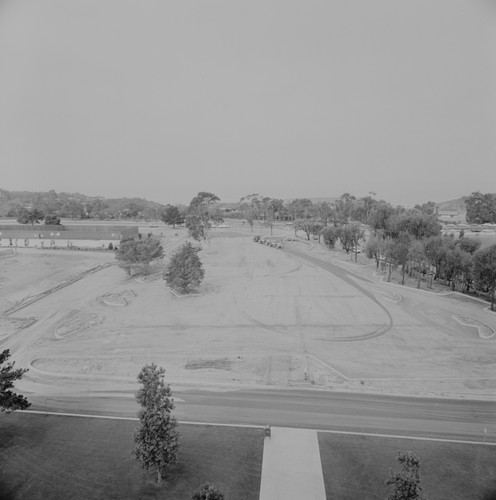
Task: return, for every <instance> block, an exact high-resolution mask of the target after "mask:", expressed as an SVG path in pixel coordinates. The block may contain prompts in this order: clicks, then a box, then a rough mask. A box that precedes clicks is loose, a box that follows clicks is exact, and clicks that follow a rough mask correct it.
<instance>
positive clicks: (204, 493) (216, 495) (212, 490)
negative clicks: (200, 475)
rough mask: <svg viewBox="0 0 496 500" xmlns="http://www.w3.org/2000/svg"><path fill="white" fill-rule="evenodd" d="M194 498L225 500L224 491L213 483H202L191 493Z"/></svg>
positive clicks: (199, 499)
mask: <svg viewBox="0 0 496 500" xmlns="http://www.w3.org/2000/svg"><path fill="white" fill-rule="evenodd" d="M191 498H192V500H224V498H225V497H224V493H222V491H221V490H219V489H218V488H216V487H215V486H214V485H213V484H210V483H204V484H201V485H200V486H199V487H198V489H197V490H196V491H195V492H194V493H193V494H192V495H191Z"/></svg>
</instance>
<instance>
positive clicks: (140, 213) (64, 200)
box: [0, 189, 165, 219]
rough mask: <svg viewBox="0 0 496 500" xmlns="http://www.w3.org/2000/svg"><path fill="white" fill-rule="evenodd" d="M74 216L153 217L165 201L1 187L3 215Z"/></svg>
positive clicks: (0, 207)
mask: <svg viewBox="0 0 496 500" xmlns="http://www.w3.org/2000/svg"><path fill="white" fill-rule="evenodd" d="M34 208H36V209H38V210H40V211H41V212H42V213H43V214H50V215H56V216H58V217H66V218H71V219H87V218H96V219H126V218H128V219H129V218H136V219H143V218H145V219H153V218H159V216H160V212H161V210H163V209H164V208H165V206H164V205H162V204H160V203H156V202H154V201H148V200H145V199H144V198H105V197H103V196H87V195H84V194H81V193H64V192H60V193H57V192H56V191H54V190H51V191H48V192H44V191H40V192H31V191H7V190H5V189H0V217H14V218H16V217H18V216H19V215H20V213H21V212H22V211H23V210H26V209H34Z"/></svg>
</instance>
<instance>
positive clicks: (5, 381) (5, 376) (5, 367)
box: [0, 349, 31, 413]
mask: <svg viewBox="0 0 496 500" xmlns="http://www.w3.org/2000/svg"><path fill="white" fill-rule="evenodd" d="M9 358H10V351H9V350H8V349H5V350H4V351H2V352H0V412H3V411H5V412H7V413H10V412H11V411H14V410H25V409H26V408H29V407H30V406H31V403H29V402H28V400H27V399H26V398H25V397H24V396H23V395H21V394H16V393H15V392H13V391H12V390H11V389H13V387H14V382H15V381H16V380H20V379H21V378H22V376H23V375H24V374H25V373H26V372H27V371H28V370H27V369H25V368H19V369H17V370H14V364H15V363H14V362H11V363H8V362H7V361H8V360H9Z"/></svg>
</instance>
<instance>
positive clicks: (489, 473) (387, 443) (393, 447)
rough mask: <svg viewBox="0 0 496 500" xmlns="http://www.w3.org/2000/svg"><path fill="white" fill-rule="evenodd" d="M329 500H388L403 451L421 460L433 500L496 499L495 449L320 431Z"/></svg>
mask: <svg viewBox="0 0 496 500" xmlns="http://www.w3.org/2000/svg"><path fill="white" fill-rule="evenodd" d="M319 445H320V456H321V459H322V470H323V472H324V482H325V488H326V494H327V498H328V500H331V499H332V500H358V499H365V498H366V499H367V500H384V499H385V498H386V497H387V495H388V492H389V490H388V488H387V487H386V486H385V484H384V481H385V480H386V479H387V478H388V473H389V468H393V469H398V467H397V465H398V462H397V461H396V455H397V453H398V451H407V450H411V451H413V452H414V453H416V454H417V456H418V457H419V459H420V472H421V474H422V476H423V481H422V485H423V490H424V493H426V494H427V496H428V499H429V500H496V446H484V445H475V444H474V445H470V444H457V443H440V442H433V441H416V440H411V439H393V438H373V437H362V436H343V435H337V434H329V433H324V432H321V433H319Z"/></svg>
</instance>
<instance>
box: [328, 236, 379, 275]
mask: <svg viewBox="0 0 496 500" xmlns="http://www.w3.org/2000/svg"><path fill="white" fill-rule="evenodd" d="M324 241H325V240H324ZM383 241H384V239H383V238H382V236H373V237H372V238H369V239H368V240H367V243H366V245H365V255H366V256H367V257H368V258H369V259H372V258H374V259H375V268H376V269H379V264H380V262H381V258H382V251H383Z"/></svg>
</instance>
